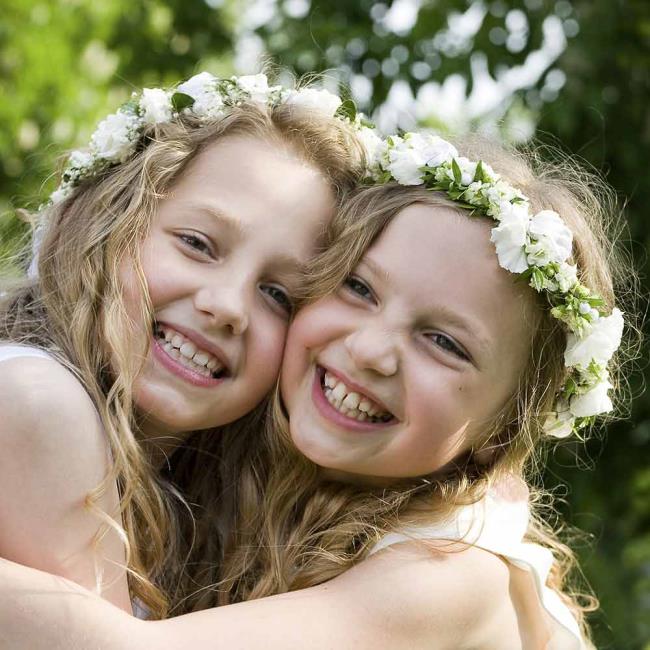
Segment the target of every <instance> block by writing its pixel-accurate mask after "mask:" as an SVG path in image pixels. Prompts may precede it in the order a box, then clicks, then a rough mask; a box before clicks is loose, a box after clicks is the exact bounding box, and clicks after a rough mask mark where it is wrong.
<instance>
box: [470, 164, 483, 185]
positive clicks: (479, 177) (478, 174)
mask: <svg viewBox="0 0 650 650" xmlns="http://www.w3.org/2000/svg"><path fill="white" fill-rule="evenodd" d="M476 181H481V183H484V182H485V171H484V170H483V161H482V160H479V161H478V163H477V164H476V171H475V172H474V180H473V181H472V182H473V183H476Z"/></svg>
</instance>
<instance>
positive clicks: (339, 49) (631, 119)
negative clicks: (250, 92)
mask: <svg viewBox="0 0 650 650" xmlns="http://www.w3.org/2000/svg"><path fill="white" fill-rule="evenodd" d="M263 52H266V53H268V54H269V55H270V56H271V57H272V59H273V60H274V61H276V62H277V63H279V64H281V65H284V66H287V67H289V68H291V69H293V70H295V71H296V72H297V73H298V74H302V73H305V72H311V71H322V70H328V71H329V75H328V78H327V79H326V81H325V83H329V84H333V85H337V84H338V83H339V81H343V82H346V83H349V84H350V88H351V93H352V95H353V96H354V98H355V99H356V100H357V102H358V103H359V104H360V105H361V106H362V107H363V109H364V110H365V111H366V112H368V113H371V114H373V116H374V118H375V119H376V121H377V122H378V123H379V124H380V126H382V127H383V128H386V129H394V128H395V127H397V126H399V127H402V128H409V127H411V126H413V125H415V123H416V122H417V123H420V124H424V125H427V126H431V127H434V128H437V129H439V130H442V131H445V130H446V131H458V130H465V129H471V128H482V129H484V130H487V131H489V132H493V133H497V132H498V133H500V134H501V135H503V136H504V137H506V138H507V139H510V140H515V141H516V140H525V139H527V138H529V137H530V136H531V135H532V134H533V133H534V132H535V129H536V128H537V129H538V131H537V134H536V135H537V137H541V138H542V139H543V140H548V141H551V142H552V143H554V144H557V143H558V142H559V143H561V145H562V147H563V148H564V149H566V150H568V151H569V152H573V153H574V154H578V155H580V156H582V157H583V158H584V159H585V161H586V162H587V163H589V164H591V165H593V166H594V167H595V168H596V169H598V170H601V171H602V172H603V173H604V174H605V175H606V176H607V178H608V180H609V182H610V183H611V184H612V185H613V186H614V187H615V188H616V189H617V190H618V191H619V192H620V193H621V196H622V197H626V198H627V201H628V202H627V207H626V211H625V214H626V217H627V223H629V227H630V234H631V240H632V244H631V246H632V248H633V252H634V255H635V258H636V260H637V261H638V262H639V264H643V265H644V266H645V263H646V259H645V254H646V253H645V251H646V250H648V244H650V227H649V226H648V225H647V224H648V222H647V220H646V219H645V213H644V212H645V208H646V206H647V205H649V204H650V176H649V175H648V173H647V171H646V169H645V163H646V161H647V159H648V157H649V154H650V147H649V145H650V3H648V2H647V1H646V0H574V1H571V2H569V1H568V0H474V1H472V0H435V1H434V0H392V1H390V0H385V2H378V1H376V0H359V1H358V2H348V1H347V0H328V2H317V1H313V0H312V1H310V0H192V1H191V2H187V1H185V2H182V1H181V0H140V1H133V0H113V1H112V2H110V3H106V2H90V1H89V0H58V1H55V0H4V2H3V20H2V21H1V22H0V84H1V85H0V96H1V97H2V99H3V101H1V102H0V123H1V124H2V129H0V163H1V166H0V215H6V216H4V217H2V218H0V268H1V267H2V260H6V259H7V258H8V253H9V251H11V250H12V248H13V246H14V245H13V243H12V242H14V241H15V238H16V236H17V235H18V234H19V233H20V232H21V226H20V224H19V222H18V221H17V220H16V219H15V218H13V217H11V216H10V211H9V209H10V207H11V206H12V205H14V206H20V205H25V204H30V205H35V204H37V203H38V201H39V199H42V198H43V196H44V195H45V192H44V191H43V188H41V186H40V184H41V183H42V180H43V179H44V178H46V177H47V174H48V173H50V172H51V169H52V162H53V156H54V155H55V154H58V153H60V152H61V151H62V150H63V149H65V148H68V147H70V146H73V145H80V144H83V143H84V142H85V141H86V139H87V137H88V135H89V133H90V130H91V129H92V126H93V124H94V123H95V122H96V120H97V119H99V118H100V117H101V116H102V115H103V114H105V113H106V112H108V111H112V110H114V109H115V108H116V107H117V105H118V104H119V103H120V101H122V100H123V99H126V97H127V96H128V88H129V84H133V85H134V86H135V87H138V86H142V85H160V84H162V83H171V82H174V81H177V80H178V79H180V78H182V77H187V76H188V75H190V74H191V73H192V72H194V71H195V70H196V69H199V68H200V69H209V70H211V71H213V72H215V73H221V74H230V73H232V72H234V71H235V70H238V71H240V72H253V71H254V68H255V67H256V66H257V61H258V59H259V55H260V54H261V53H263ZM51 185H52V181H51V180H50V181H49V185H48V189H51ZM642 280H643V282H644V287H645V290H646V291H647V288H648V286H647V281H646V278H645V274H643V275H642ZM645 357H647V349H646V355H645ZM643 369H644V370H645V371H646V373H647V368H645V367H644V368H643ZM632 382H633V385H632V388H633V390H634V391H635V392H636V393H637V394H638V393H640V392H641V386H642V377H640V376H636V377H634V376H633V377H632ZM649 443H650V398H649V397H648V396H641V397H639V398H638V399H636V401H635V403H634V409H633V413H632V419H631V421H626V422H622V423H618V424H615V425H613V426H611V427H610V430H609V432H608V436H607V441H606V444H604V443H603V442H602V441H599V440H594V441H592V442H591V443H589V444H588V445H587V448H586V449H579V448H577V447H572V446H567V447H563V448H560V449H558V451H557V452H556V453H555V454H554V457H553V458H552V460H551V463H550V466H549V471H548V475H547V481H548V483H549V485H560V484H562V483H566V484H568V486H569V492H568V494H567V497H566V507H565V508H564V510H565V513H566V514H567V516H568V518H569V520H570V521H572V522H573V523H575V524H576V525H578V526H579V527H581V528H583V529H585V530H587V531H589V532H590V533H592V534H593V535H594V538H595V544H593V545H591V546H585V547H584V548H582V549H581V555H582V562H583V565H584V568H585V573H586V575H587V577H588V579H589V581H590V583H591V584H592V586H593V587H594V589H595V591H596V593H597V594H598V596H599V597H600V599H601V603H602V612H601V613H600V614H598V615H597V616H595V617H594V619H593V623H594V626H595V632H596V645H597V647H599V648H611V649H613V650H640V649H642V648H644V649H645V650H648V648H650V468H649V467H648V457H649V454H648V448H649ZM576 456H580V457H583V458H585V457H586V458H592V459H594V461H595V463H596V469H595V471H583V469H578V468H576V460H575V458H576Z"/></svg>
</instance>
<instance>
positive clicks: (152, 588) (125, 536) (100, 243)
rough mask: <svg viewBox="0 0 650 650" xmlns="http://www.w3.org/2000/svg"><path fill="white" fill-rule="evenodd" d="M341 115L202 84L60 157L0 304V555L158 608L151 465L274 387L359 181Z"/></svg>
mask: <svg viewBox="0 0 650 650" xmlns="http://www.w3.org/2000/svg"><path fill="white" fill-rule="evenodd" d="M340 103H341V102H340V100H339V99H338V97H336V96H334V95H331V94H329V93H327V92H326V91H319V90H316V89H308V88H305V89H302V90H291V89H284V88H281V87H279V86H269V85H268V83H267V80H266V77H265V76H264V75H256V76H249V77H241V78H232V79H225V80H220V79H217V78H215V77H212V76H211V75H209V74H207V73H202V74H200V75H197V76H196V77H193V78H192V79H190V80H189V81H187V82H185V83H184V84H181V85H180V86H179V87H178V88H176V89H174V90H171V91H166V90H161V89H145V90H144V92H143V93H142V94H141V95H135V96H134V97H133V98H132V100H131V101H130V102H129V103H128V104H126V105H125V106H124V107H122V108H121V109H120V110H119V111H118V112H117V113H115V114H113V115H111V116H109V117H108V118H107V119H106V120H104V121H103V122H102V123H101V124H100V125H99V127H98V128H97V130H96V131H95V133H94V134H93V136H92V139H91V143H90V146H89V149H88V150H87V151H84V152H81V151H76V152H73V154H72V155H71V156H70V158H69V160H68V163H67V165H66V168H65V170H64V172H63V177H62V182H61V185H60V187H59V188H58V189H57V191H56V192H55V193H54V194H53V195H52V197H51V201H50V202H49V204H48V205H47V206H46V207H45V208H44V209H42V211H41V213H40V215H39V222H40V225H39V228H38V230H37V238H36V241H37V243H38V244H39V245H38V256H37V260H35V262H34V264H33V265H32V268H31V272H32V276H35V277H33V278H32V280H31V281H28V282H25V283H24V286H22V287H19V288H16V289H14V290H13V291H11V292H9V293H7V294H6V295H5V296H4V297H3V302H2V306H1V308H0V339H1V340H0V368H1V372H0V410H1V411H2V413H3V417H2V419H1V421H0V441H1V443H2V448H3V453H2V454H1V455H0V495H1V496H0V521H1V522H2V524H1V525H0V556H2V557H4V558H7V559H11V560H15V561H17V562H21V563H24V564H27V565H31V566H34V567H37V568H41V569H45V570H47V571H51V572H52V573H54V574H57V575H61V576H64V577H67V578H70V579H72V580H74V581H76V582H78V583H79V584H80V585H84V586H86V587H89V588H93V589H95V590H96V591H97V592H98V593H101V595H102V596H103V597H104V598H106V599H107V600H109V601H110V602H112V603H114V604H116V605H118V606H119V607H121V608H122V609H125V610H127V611H129V612H130V611H131V601H132V599H133V598H137V599H138V602H139V604H140V605H142V606H144V607H145V608H146V609H147V610H148V611H149V614H150V615H151V616H154V617H158V616H163V615H164V614H165V613H166V612H167V611H168V609H169V605H170V595H169V594H168V593H166V590H165V587H164V584H163V583H164V575H166V574H167V572H169V573H170V574H174V572H175V571H176V569H177V567H180V566H182V564H183V561H184V558H183V557H182V555H181V551H180V543H181V541H180V521H181V519H183V517H185V518H187V516H186V511H187V505H186V504H185V503H184V499H183V495H182V494H179V493H178V490H176V488H175V487H174V486H173V485H172V484H171V483H170V481H169V480H166V479H165V478H164V476H162V475H161V474H160V469H161V467H162V466H164V465H165V459H166V457H167V456H168V455H169V454H171V453H172V452H173V451H174V450H176V449H178V448H179V446H181V447H182V446H183V443H184V441H186V440H187V439H188V437H189V436H191V435H192V434H193V433H194V432H197V431H207V434H206V439H208V438H209V437H210V436H216V435H218V434H217V432H215V431H214V430H215V428H216V427H221V426H223V425H226V424H228V423H231V422H233V421H235V420H237V419H240V418H242V417H243V416H245V415H246V414H248V413H250V412H251V411H253V410H254V409H255V408H256V407H257V406H258V405H259V404H260V403H261V402H262V401H263V399H264V397H265V395H266V394H267V393H268V392H269V390H270V389H271V388H272V386H273V385H274V383H275V381H276V378H277V374H278V369H279V365H280V360H281V356H282V350H283V346H284V340H285V335H286V330H287V327H288V322H289V317H290V315H291V312H292V309H293V296H294V294H295V293H296V291H297V289H298V285H299V284H300V282H301V280H302V275H301V269H302V268H303V266H304V265H305V264H306V263H307V262H308V260H309V259H310V257H311V256H312V255H313V254H314V253H315V252H316V250H317V247H318V244H319V242H320V241H321V239H322V234H323V231H324V229H325V227H326V225H327V222H328V220H329V219H330V218H331V216H332V215H333V214H334V212H335V210H336V206H337V204H338V202H339V201H340V199H341V198H342V196H343V195H344V194H345V193H346V191H348V190H349V189H351V188H352V187H353V185H354V183H355V181H357V180H358V178H359V177H360V175H361V173H362V170H363V161H362V153H361V151H362V150H361V147H360V145H359V144H358V142H357V141H356V135H355V131H358V128H357V127H355V126H354V125H353V124H351V123H350V121H349V120H348V119H347V118H345V117H339V116H338V115H335V112H336V110H337V108H338V106H339V104H340ZM251 417H254V415H253V416H251ZM205 469H206V471H212V472H213V474H216V469H215V468H214V467H213V468H209V467H205ZM214 483H215V485H216V484H217V481H216V477H214ZM215 489H216V488H215ZM208 498H214V497H213V495H210V497H208ZM190 519H191V518H190ZM215 561H216V559H215ZM127 574H128V583H129V584H128V586H127Z"/></svg>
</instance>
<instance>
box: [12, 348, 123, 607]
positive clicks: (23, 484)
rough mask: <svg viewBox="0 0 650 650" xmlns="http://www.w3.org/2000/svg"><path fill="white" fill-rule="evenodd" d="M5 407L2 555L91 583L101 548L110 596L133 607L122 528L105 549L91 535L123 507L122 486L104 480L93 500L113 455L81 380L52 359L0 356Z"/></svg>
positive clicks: (105, 540) (106, 542)
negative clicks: (124, 567) (119, 488)
mask: <svg viewBox="0 0 650 650" xmlns="http://www.w3.org/2000/svg"><path fill="white" fill-rule="evenodd" d="M0 412H1V413H2V417H1V418H0V521H2V526H1V527H0V556H1V557H4V558H7V559H9V560H13V561H15V562H19V563H21V564H25V565H27V566H32V567H35V568H38V569H42V570H44V571H48V572H50V573H54V574H56V575H60V576H63V577H66V578H69V579H71V580H73V581H75V582H77V583H79V584H81V585H84V586H87V587H89V588H90V587H93V586H94V585H95V583H96V575H97V566H98V558H99V557H100V556H99V555H98V553H99V552H101V558H102V561H100V562H99V563H100V565H101V566H100V569H102V570H103V571H104V575H105V576H107V581H106V583H107V584H110V581H111V580H113V582H114V587H109V588H107V589H106V592H105V593H106V596H105V597H107V598H109V599H110V600H112V601H113V602H115V603H116V604H119V605H120V606H123V607H125V608H126V607H128V606H129V605H128V591H127V588H126V577H125V576H123V575H122V574H123V571H122V569H120V568H119V566H120V563H121V562H123V555H124V553H123V548H122V545H121V542H120V541H119V535H118V534H117V533H116V532H115V531H113V529H110V533H109V534H107V535H106V536H105V537H104V538H103V540H102V548H101V549H100V550H97V548H96V545H95V541H94V540H95V538H96V535H97V534H98V531H99V530H100V529H101V527H102V526H103V525H104V524H103V521H104V519H105V515H106V514H108V515H109V516H111V517H115V516H116V513H118V512H119V494H118V491H117V486H116V485H115V484H113V483H111V484H110V485H104V489H102V491H101V493H99V495H98V496H97V497H96V498H95V499H94V500H93V503H92V507H90V506H89V501H88V497H89V495H91V494H93V491H94V490H95V489H96V488H98V487H99V486H100V485H103V481H104V479H105V478H106V476H107V473H108V471H109V469H110V462H111V461H110V452H109V448H108V443H107V440H106V436H105V433H104V430H103V427H102V424H101V421H100V418H99V414H98V413H97V410H96V408H95V406H94V404H93V402H92V400H91V398H90V396H89V395H88V393H87V392H86V390H85V388H84V386H83V385H82V384H81V382H80V381H79V380H78V379H77V378H76V377H75V375H74V374H73V373H72V372H71V371H69V370H68V369H67V368H65V367H64V366H62V365H61V364H59V363H58V362H57V361H55V360H54V359H48V358H41V357H19V358H15V359H9V360H6V361H3V362H2V363H0ZM100 511H101V512H100ZM102 513H104V514H102Z"/></svg>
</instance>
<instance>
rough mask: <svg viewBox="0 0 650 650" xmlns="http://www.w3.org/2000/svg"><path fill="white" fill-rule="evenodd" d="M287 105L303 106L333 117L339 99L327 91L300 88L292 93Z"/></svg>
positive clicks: (338, 104) (339, 102) (339, 101)
mask: <svg viewBox="0 0 650 650" xmlns="http://www.w3.org/2000/svg"><path fill="white" fill-rule="evenodd" d="M286 103H287V104H294V105H295V106H303V107H305V108H308V109H311V110H314V111H320V112H322V113H325V114H326V115H329V116H332V117H333V116H334V113H336V110H337V109H338V107H339V106H340V105H341V103H342V102H341V98H340V97H339V96H338V95H335V94H334V93H331V92H330V91H329V90H325V89H318V88H301V89H300V90H294V91H292V92H291V93H290V94H289V96H288V98H287V100H286Z"/></svg>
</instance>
